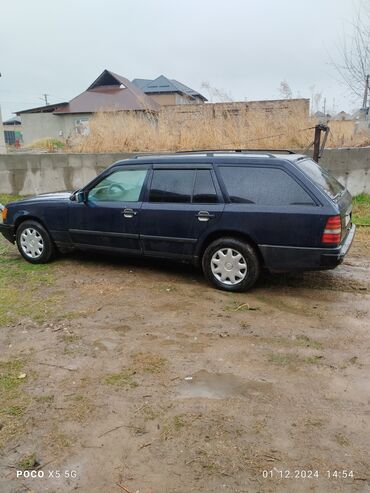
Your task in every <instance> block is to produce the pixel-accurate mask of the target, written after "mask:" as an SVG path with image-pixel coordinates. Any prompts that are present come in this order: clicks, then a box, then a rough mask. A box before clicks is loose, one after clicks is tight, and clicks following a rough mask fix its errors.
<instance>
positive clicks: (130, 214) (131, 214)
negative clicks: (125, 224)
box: [122, 208, 137, 219]
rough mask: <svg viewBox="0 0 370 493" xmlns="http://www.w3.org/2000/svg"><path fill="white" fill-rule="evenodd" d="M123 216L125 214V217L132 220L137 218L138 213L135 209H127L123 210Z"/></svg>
mask: <svg viewBox="0 0 370 493" xmlns="http://www.w3.org/2000/svg"><path fill="white" fill-rule="evenodd" d="M122 214H123V217H126V218H127V219H130V218H132V217H134V216H136V214H137V212H136V211H134V209H130V208H126V209H123V211H122Z"/></svg>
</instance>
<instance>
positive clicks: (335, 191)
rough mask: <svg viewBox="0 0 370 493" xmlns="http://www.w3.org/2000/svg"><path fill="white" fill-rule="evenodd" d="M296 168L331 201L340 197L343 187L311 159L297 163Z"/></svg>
mask: <svg viewBox="0 0 370 493" xmlns="http://www.w3.org/2000/svg"><path fill="white" fill-rule="evenodd" d="M297 166H298V167H299V168H300V170H301V171H303V172H304V173H305V174H306V175H307V176H308V177H309V178H311V180H312V181H313V182H314V183H315V184H316V185H318V186H319V187H320V188H322V189H323V190H324V192H326V193H327V194H328V195H329V197H331V198H332V199H335V198H336V197H337V196H338V195H341V194H342V193H343V191H344V190H345V187H344V186H343V185H342V184H341V183H339V181H338V180H337V179H336V178H334V176H333V175H331V174H330V173H328V172H327V171H326V170H324V169H323V168H321V166H319V165H318V164H317V163H315V161H313V160H312V159H305V160H304V161H298V162H297Z"/></svg>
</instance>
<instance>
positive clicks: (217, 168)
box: [0, 151, 355, 291]
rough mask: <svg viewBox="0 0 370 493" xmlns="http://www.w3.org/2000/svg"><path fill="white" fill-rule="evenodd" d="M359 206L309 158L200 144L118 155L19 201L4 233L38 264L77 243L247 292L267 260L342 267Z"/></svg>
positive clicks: (277, 268)
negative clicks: (87, 176)
mask: <svg viewBox="0 0 370 493" xmlns="http://www.w3.org/2000/svg"><path fill="white" fill-rule="evenodd" d="M351 211H352V205H351V195H350V194H349V193H348V191H347V190H346V189H345V188H344V187H343V186H342V185H341V184H340V183H339V182H338V181H337V180H336V179H335V178H334V177H333V176H331V175H330V174H329V173H328V172H326V171H325V170H324V169H322V168H321V167H320V166H318V165H317V164H316V163H315V162H314V161H312V160H311V159H310V158H308V157H307V156H304V155H299V154H294V153H289V152H286V153H276V152H275V153H273V152H267V151H263V152H254V151H253V152H252V151H248V152H247V151H243V152H240V151H239V152H236V151H232V152H226V151H200V152H193V153H177V154H167V155H156V156H149V155H146V156H138V157H136V158H133V159H128V160H124V161H119V162H117V163H115V164H113V165H112V166H110V167H109V168H108V169H107V170H105V171H104V172H103V173H101V174H100V175H99V176H98V177H97V178H95V179H94V180H93V181H91V182H90V183H89V184H88V185H86V186H85V187H83V188H82V189H80V190H77V191H75V192H74V193H51V194H43V195H39V196H36V197H33V198H27V199H24V200H20V201H18V202H13V203H11V204H8V205H7V207H5V208H4V209H3V211H2V217H3V223H2V224H0V231H1V232H2V234H3V235H4V236H5V238H7V239H8V240H9V241H11V242H12V243H14V242H16V243H17V246H18V249H19V251H20V253H21V255H22V256H23V257H24V258H25V259H26V260H27V261H29V262H32V263H36V264H38V263H45V262H48V261H49V260H51V259H52V258H53V257H54V255H55V254H56V253H57V251H62V252H63V251H68V250H69V249H81V250H102V251H106V252H121V253H123V254H134V255H145V256H153V257H163V258H173V259H179V260H182V261H183V260H186V261H192V262H195V263H197V264H199V265H201V266H202V268H203V271H204V274H205V276H206V278H207V279H208V280H209V281H210V282H212V283H213V284H214V285H215V286H216V287H217V288H221V289H224V290H227V291H243V290H246V289H248V288H250V287H251V286H252V285H253V284H254V283H255V282H256V280H257V278H258V276H259V273H260V270H261V268H267V269H268V270H270V271H274V272H288V271H304V270H319V269H332V268H334V267H336V266H337V265H338V264H340V263H341V261H342V260H343V258H344V256H345V255H346V253H347V252H348V250H349V248H350V245H351V243H352V240H353V237H354V234H355V226H354V225H352V222H351Z"/></svg>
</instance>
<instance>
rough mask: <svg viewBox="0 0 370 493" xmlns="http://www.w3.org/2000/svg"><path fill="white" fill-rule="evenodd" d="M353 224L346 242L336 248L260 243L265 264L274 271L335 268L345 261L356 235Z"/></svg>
mask: <svg viewBox="0 0 370 493" xmlns="http://www.w3.org/2000/svg"><path fill="white" fill-rule="evenodd" d="M355 232H356V226H355V225H354V224H353V225H352V227H351V229H350V230H349V232H348V234H347V236H346V238H345V240H344V242H343V243H342V244H341V245H340V246H339V247H336V248H306V247H287V246H276V245H259V248H260V250H261V253H262V256H263V258H264V262H265V266H266V267H267V268H268V269H269V270H270V271H272V272H290V271H305V270H324V269H334V268H335V267H337V265H339V264H341V263H342V262H343V259H344V257H345V256H346V255H347V253H348V251H349V249H350V247H351V245H352V242H353V238H354V236H355Z"/></svg>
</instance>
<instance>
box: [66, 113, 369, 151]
mask: <svg viewBox="0 0 370 493" xmlns="http://www.w3.org/2000/svg"><path fill="white" fill-rule="evenodd" d="M316 123H317V121H316V120H315V119H314V118H311V117H309V118H307V117H306V116H305V115H302V114H290V115H286V114H285V115H279V113H276V114H275V113H272V114H268V113H265V112H262V111H260V112H258V111H255V112H250V113H246V114H245V115H243V116H241V115H240V114H238V115H235V114H234V113H233V112H232V110H231V111H226V112H223V114H222V116H217V117H215V118H209V116H208V115H205V114H204V113H202V112H201V111H200V112H198V113H196V112H194V113H189V114H186V113H185V114H182V115H179V114H178V113H177V114H176V113H174V112H172V113H171V112H169V111H161V112H159V113H158V114H157V115H154V114H152V113H150V112H141V113H135V112H109V111H106V112H105V111H100V112H98V113H96V114H95V115H94V116H93V117H92V118H91V120H90V132H89V135H87V136H74V137H73V138H71V139H69V141H68V147H69V149H71V150H73V151H75V152H146V151H150V152H152V151H155V152H158V151H177V150H197V149H234V148H258V149H260V148H276V149H284V148H288V149H304V148H306V147H307V146H308V145H309V144H310V143H311V142H312V140H313V129H312V127H313V126H314V125H315V124H316ZM330 128H331V133H330V136H329V139H328V142H327V146H328V147H342V146H357V145H365V144H370V138H369V135H368V134H366V135H365V134H361V133H355V131H354V122H352V121H332V122H330Z"/></svg>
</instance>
